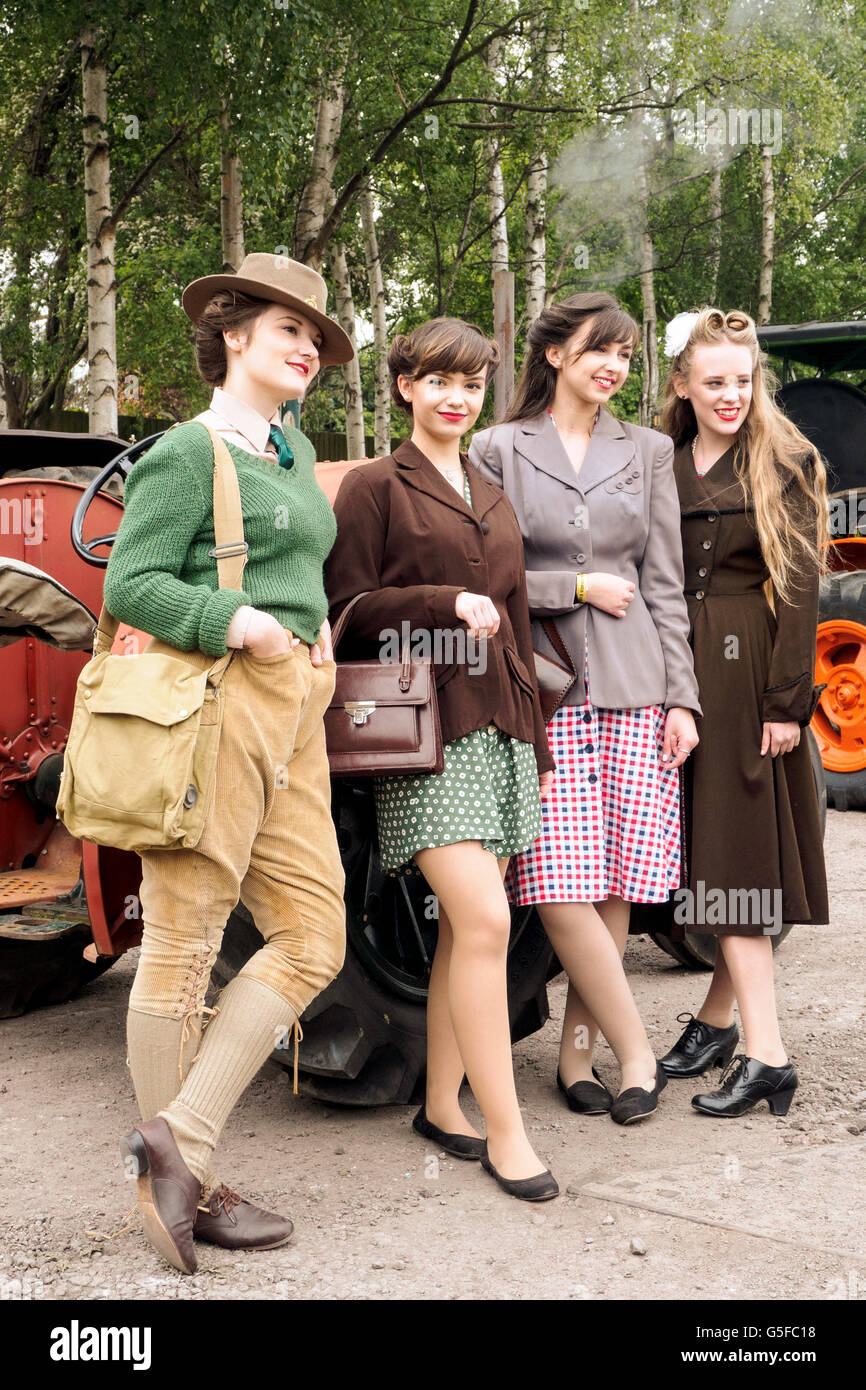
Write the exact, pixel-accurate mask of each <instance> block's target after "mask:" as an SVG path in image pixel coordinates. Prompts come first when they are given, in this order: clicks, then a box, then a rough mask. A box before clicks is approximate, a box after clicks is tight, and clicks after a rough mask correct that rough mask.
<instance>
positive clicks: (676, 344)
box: [665, 313, 698, 357]
mask: <svg viewBox="0 0 866 1390" xmlns="http://www.w3.org/2000/svg"><path fill="white" fill-rule="evenodd" d="M697 321H698V315H697V314H696V313H690V314H677V316H676V318H673V319H671V321H670V323H669V324H668V326H667V328H666V329H665V356H666V357H678V356H679V354H680V353H681V352H682V350H683V348H684V347H685V345H686V343H687V342H688V341H689V337H690V335H691V331H692V329H693V328H694V326H695V324H696V323H697Z"/></svg>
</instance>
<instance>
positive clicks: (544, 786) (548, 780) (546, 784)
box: [538, 772, 553, 801]
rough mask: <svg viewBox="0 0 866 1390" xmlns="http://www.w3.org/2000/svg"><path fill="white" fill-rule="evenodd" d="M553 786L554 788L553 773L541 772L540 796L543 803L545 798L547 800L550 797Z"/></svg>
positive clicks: (539, 781)
mask: <svg viewBox="0 0 866 1390" xmlns="http://www.w3.org/2000/svg"><path fill="white" fill-rule="evenodd" d="M552 786H553V773H552V772H540V773H539V774H538V795H539V796H540V797H541V799H542V801H543V800H544V798H545V797H546V796H549V795H550V789H551V787H552Z"/></svg>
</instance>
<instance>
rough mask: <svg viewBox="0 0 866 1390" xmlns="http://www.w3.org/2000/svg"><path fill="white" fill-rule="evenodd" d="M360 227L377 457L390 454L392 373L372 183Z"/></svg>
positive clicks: (365, 196)
mask: <svg viewBox="0 0 866 1390" xmlns="http://www.w3.org/2000/svg"><path fill="white" fill-rule="evenodd" d="M361 224H362V226H363V228H364V251H365V254H366V258H367V280H368V282H369V285H370V313H371V316H372V319H373V383H374V394H373V403H374V417H373V451H374V453H375V455H376V457H377V458H381V457H382V456H383V455H385V454H390V452H391V374H390V372H389V371H388V325H387V322H386V318H385V280H384V276H383V274H382V258H381V256H380V255H379V238H378V237H377V235H376V220H375V208H374V205H373V190H372V189H371V187H370V185H369V183H367V184H365V185H364V188H363V189H362V191H361Z"/></svg>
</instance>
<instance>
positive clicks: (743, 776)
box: [631, 442, 829, 936]
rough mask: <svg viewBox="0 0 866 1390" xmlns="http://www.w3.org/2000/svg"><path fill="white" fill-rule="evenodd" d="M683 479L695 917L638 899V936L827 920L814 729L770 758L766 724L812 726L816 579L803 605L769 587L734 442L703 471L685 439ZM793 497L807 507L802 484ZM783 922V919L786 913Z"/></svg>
mask: <svg viewBox="0 0 866 1390" xmlns="http://www.w3.org/2000/svg"><path fill="white" fill-rule="evenodd" d="M674 474H675V477H676V481H677V490H678V492H679V499H680V510H681V514H682V538H683V559H684V569H685V591H686V600H687V603H688V610H689V620H690V633H689V642H690V644H691V647H692V651H693V653H694V661H695V673H696V675H697V680H698V689H699V692H700V700H701V706H702V709H703V715H702V716H701V717H698V718H697V719H696V724H697V728H698V733H699V735H700V739H701V742H700V743H699V745H698V747H697V748H696V749H695V750H694V752H693V753H692V754H691V756H690V757H689V758H688V759H687V761H686V763H685V766H684V769H683V791H684V830H685V846H686V861H687V881H688V886H689V888H690V889H691V891H692V895H693V897H692V899H691V906H692V907H693V908H694V920H688V918H686V919H685V923H684V924H683V918H684V916H685V910H686V904H685V900H684V899H682V898H680V899H676V896H675V895H674V896H672V898H671V900H670V901H669V903H668V904H662V905H661V906H660V907H659V906H655V907H649V908H647V907H646V906H644V905H641V906H635V907H634V908H633V909H632V925H631V930H632V931H671V932H672V934H673V935H674V936H681V935H682V933H683V931H685V930H687V931H695V932H697V931H705V932H710V933H714V934H721V933H724V932H730V933H732V934H737V935H760V934H762V932H763V931H764V930H765V929H766V928H767V920H766V919H767V908H769V909H770V911H771V913H777V910H778V909H779V908H781V920H782V922H784V923H788V922H799V923H804V924H810V925H815V924H819V923H826V922H827V921H828V920H829V914H828V906H827V880H826V874H825V869H824V854H823V848H822V841H821V826H820V819H819V812H818V799H817V796H816V793H815V785H814V781H813V777H812V767H811V761H810V757H809V748H808V744H807V742H806V739H805V737H802V738H801V740H800V743H799V745H798V746H797V747H796V748H795V749H793V751H792V752H790V753H786V754H780V755H779V756H778V757H776V758H774V757H773V756H772V754H771V753H769V752H768V753H766V754H765V755H764V757H761V736H762V726H763V723H764V722H765V721H768V722H769V721H774V722H775V721H779V722H782V721H793V722H796V723H797V724H799V725H800V727H801V728H804V727H805V726H806V725H807V724H808V723H809V720H810V719H811V717H812V714H813V712H814V709H815V705H816V704H817V701H818V696H819V694H820V689H821V687H816V686H815V685H814V677H813V671H814V661H815V633H816V627H817V615H818V576H817V574H815V573H814V572H807V571H806V570H805V567H804V573H803V574H802V575H801V576H797V577H796V580H795V582H796V584H797V586H798V587H797V590H796V592H795V593H794V594H792V598H793V599H794V602H792V603H790V604H789V603H783V602H782V601H781V600H780V599H779V597H778V595H774V603H775V614H774V612H773V609H772V608H771V607H770V604H769V603H768V602H767V599H766V596H765V593H764V588H763V586H764V582H765V581H766V579H767V578H768V575H769V571H768V569H767V567H766V565H765V564H764V560H763V556H762V554H761V550H760V546H759V542H758V535H757V530H756V528H755V524H754V513H753V511H752V509H751V508H750V507H748V506H747V505H746V498H745V494H744V491H743V487H742V485H741V483H740V482H739V480H738V479H737V476H736V473H735V471H734V455H733V449H730V450H729V451H728V452H727V453H726V454H723V455H722V457H721V458H720V459H718V460H717V461H716V463H715V464H714V465H713V467H712V468H711V469H710V470H709V472H708V473H707V474H705V475H704V477H703V478H700V477H698V475H697V473H696V471H695V467H694V462H693V460H692V452H691V447H690V444H689V443H688V442H687V443H685V444H683V445H681V446H680V447H679V448H678V449H677V450H676V451H675V454H674ZM786 502H787V504H788V505H789V506H792V507H798V508H801V507H802V508H804V509H805V508H806V506H807V502H806V499H805V498H804V497H803V494H802V491H801V490H800V489H799V488H798V487H797V486H796V485H795V486H793V487H791V488H790V489H789V490H788V492H787V493H786ZM754 889H757V890H759V892H760V891H761V890H764V898H763V899H762V906H761V910H760V912H759V911H757V910H756V909H757V903H758V895H757V894H753V895H752V897H751V899H748V900H747V898H746V896H745V895H746V894H747V893H748V892H749V890H754ZM713 890H722V891H721V894H719V893H717V892H716V893H713ZM779 892H780V894H781V897H778V896H775V895H776V894H777V893H779ZM701 902H703V904H704V909H703V911H702V910H701V906H700V904H701ZM678 903H679V904H682V906H681V907H680V910H679V912H677V911H676V907H677V904H678ZM711 904H713V905H712V906H710V905H711ZM678 917H679V919H680V920H679V922H678V921H677V918H678ZM735 918H738V919H739V920H734V919H735ZM743 919H745V920H743ZM755 919H757V920H755ZM773 925H781V923H779V922H778V921H777V918H774V919H773Z"/></svg>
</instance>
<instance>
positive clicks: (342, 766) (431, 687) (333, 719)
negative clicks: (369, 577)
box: [325, 589, 445, 777]
mask: <svg viewBox="0 0 866 1390" xmlns="http://www.w3.org/2000/svg"><path fill="white" fill-rule="evenodd" d="M369 592H370V590H369V589H365V590H364V593H369ZM363 597H364V594H363V593H362V594H356V595H355V597H354V598H353V599H352V601H351V603H347V604H346V607H345V608H344V609H343V611H342V613H341V614H340V616H339V618H338V619H337V622H336V624H335V625H334V630H333V632H332V634H331V641H332V644H333V648H334V656H335V658H336V654H337V645H338V643H339V641H340V638H341V637H342V635H343V632H344V630H345V627H346V623H347V622H348V618H349V614H350V613H351V611H352V609H353V608H354V606H355V604H356V603H357V602H358V599H360V598H363ZM400 655H401V659H400V661H344V662H337V679H336V685H335V687H334V695H333V699H332V700H331V703H330V705H329V707H328V709H327V710H326V711H325V740H326V743H327V746H328V762H329V763H330V766H331V776H332V777H379V776H393V775H400V774H410V773H414V774H415V775H416V776H418V775H419V774H421V773H428V772H429V773H433V772H441V771H442V770H443V768H444V767H445V752H444V749H443V746H442V730H441V728H440V724H439V703H438V699H437V696H436V682H435V672H434V670H433V663H432V662H431V660H430V659H429V657H424V658H420V659H418V660H415V661H413V660H412V658H411V655H410V649H409V642H408V641H406V642H404V643H403V646H402V649H401V654H400Z"/></svg>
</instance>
